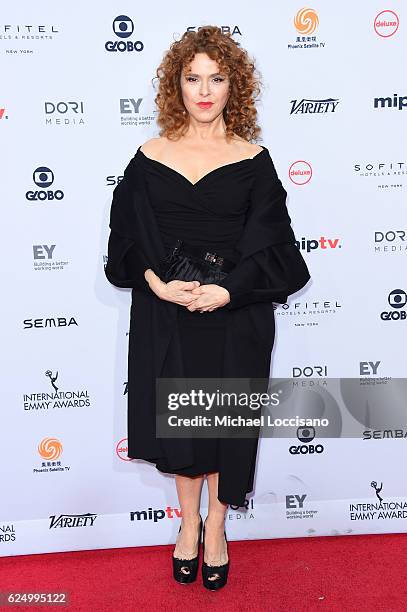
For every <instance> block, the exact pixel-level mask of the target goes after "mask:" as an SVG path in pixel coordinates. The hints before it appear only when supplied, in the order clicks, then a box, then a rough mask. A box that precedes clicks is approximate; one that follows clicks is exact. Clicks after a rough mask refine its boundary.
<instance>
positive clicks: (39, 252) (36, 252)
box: [33, 244, 69, 271]
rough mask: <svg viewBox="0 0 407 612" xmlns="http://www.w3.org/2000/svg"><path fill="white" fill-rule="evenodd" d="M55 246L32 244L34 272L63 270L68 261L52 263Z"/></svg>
mask: <svg viewBox="0 0 407 612" xmlns="http://www.w3.org/2000/svg"><path fill="white" fill-rule="evenodd" d="M55 247H56V244H33V258H34V270H36V271H41V270H47V271H55V270H64V269H65V268H66V266H67V265H68V264H69V261H62V260H58V261H53V258H54V251H55Z"/></svg>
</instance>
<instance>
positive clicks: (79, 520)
mask: <svg viewBox="0 0 407 612" xmlns="http://www.w3.org/2000/svg"><path fill="white" fill-rule="evenodd" d="M96 517H97V514H95V513H93V512H92V513H91V512H88V513H87V514H60V515H59V516H56V515H55V514H51V516H50V517H49V518H50V519H51V522H50V525H49V528H50V529H57V528H59V529H64V528H65V527H67V528H70V527H93V525H94V524H95V520H96Z"/></svg>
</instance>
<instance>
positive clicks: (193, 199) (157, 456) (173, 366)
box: [106, 26, 310, 590]
mask: <svg viewBox="0 0 407 612" xmlns="http://www.w3.org/2000/svg"><path fill="white" fill-rule="evenodd" d="M157 76H158V79H159V90H158V94H157V97H156V103H157V106H158V111H159V114H158V119H157V121H158V124H159V125H160V127H161V131H160V133H159V134H160V136H159V137H158V138H152V139H151V140H148V141H147V142H145V143H144V144H143V145H142V146H140V147H139V148H138V149H137V152H136V154H135V156H134V157H133V159H132V160H131V161H130V163H129V165H128V166H127V168H126V170H125V172H124V178H123V180H122V181H121V182H120V183H119V185H118V186H117V187H116V189H115V191H114V194H113V201H112V208H111V215H110V228H111V232H110V237H109V245H108V263H107V266H106V275H107V278H108V279H109V281H110V282H112V283H113V284H114V285H116V286H118V287H131V288H132V306H131V315H130V337H129V360H128V367H129V374H128V456H129V457H131V458H134V459H144V460H147V461H150V462H152V463H155V465H156V467H157V469H158V470H160V471H161V472H165V473H171V474H175V481H176V487H177V494H178V499H179V504H180V508H181V512H182V521H181V526H180V531H179V533H178V536H177V541H176V545H175V549H174V551H173V557H172V562H173V575H174V578H175V579H176V580H177V581H178V582H181V583H190V582H193V581H194V580H195V578H196V575H197V568H198V558H199V543H200V541H201V530H202V518H201V516H200V496H201V489H202V484H203V480H204V477H205V475H206V476H207V483H208V492H209V505H208V516H207V517H206V520H205V525H204V528H203V545H204V548H203V564H202V577H203V583H204V586H205V587H206V588H208V589H211V590H216V589H219V588H221V587H222V586H224V585H225V584H226V581H227V576H228V569H229V559H228V553H227V541H226V533H225V529H224V527H225V524H224V521H225V513H226V509H227V507H228V504H232V505H236V506H242V505H244V503H245V498H246V494H247V493H248V492H250V491H251V490H252V488H253V481H254V468H255V461H256V455H257V443H258V440H257V438H254V439H250V438H245V439H240V440H239V439H228V438H224V439H223V438H222V439H221V438H219V439H210V438H194V439H192V438H184V439H182V438H179V439H171V438H163V437H162V438H159V437H157V436H156V431H155V380H156V378H157V377H162V378H165V377H201V378H204V377H208V378H209V377H236V378H239V377H256V378H268V377H269V373H270V358H271V351H272V348H273V343H274V309H273V302H280V303H285V302H286V300H287V297H288V295H291V294H292V293H294V292H295V291H298V290H299V289H300V288H302V287H303V286H304V285H305V284H306V283H307V281H308V280H309V278H310V276H309V273H308V269H307V266H306V265H305V262H304V260H303V258H302V256H301V254H300V252H299V250H298V248H297V247H296V245H295V236H294V233H293V230H292V228H291V225H290V221H291V219H290V217H289V215H288V211H287V208H286V204H285V200H286V195H287V194H286V191H285V190H284V188H283V186H282V184H281V182H280V180H279V179H278V176H277V174H276V171H275V168H274V165H273V162H272V159H271V157H270V154H269V151H268V149H267V148H265V147H262V146H259V145H257V144H254V143H251V142H250V141H253V140H255V139H256V138H257V137H258V134H259V132H260V129H259V127H258V126H257V125H256V109H255V106H254V102H255V98H256V96H257V94H258V91H259V81H258V78H257V77H256V71H255V68H254V64H253V62H252V60H250V58H249V57H248V55H247V52H246V51H245V50H243V49H242V48H241V47H240V45H239V44H238V43H236V42H235V41H234V40H233V38H232V37H231V36H230V35H228V34H222V33H221V30H220V29H219V28H217V27H213V26H205V27H202V28H200V29H199V30H198V32H185V34H184V35H183V36H182V37H181V39H180V40H179V41H176V42H174V43H173V44H172V45H171V47H170V49H169V50H168V51H167V53H166V55H165V56H164V58H163V61H162V63H161V65H160V67H159V68H158V70H157ZM177 257H178V259H177ZM174 261H175V267H173V271H174V270H175V271H176V276H175V278H172V279H170V280H168V279H167V281H166V280H163V278H162V277H163V276H164V275H165V274H167V276H168V271H169V270H171V262H174ZM168 262H170V263H168ZM177 266H178V269H177ZM194 266H198V268H199V266H200V268H199V269H200V270H201V271H202V270H203V269H206V270H207V272H208V274H207V276H206V278H209V279H215V280H216V282H198V281H196V280H192V279H193V276H194V270H195V268H194ZM205 266H207V267H206V268H205ZM177 274H178V276H177ZM198 277H199V278H201V276H199V275H198V276H197V278H198ZM168 278H171V275H170V276H168Z"/></svg>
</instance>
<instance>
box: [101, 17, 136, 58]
mask: <svg viewBox="0 0 407 612" xmlns="http://www.w3.org/2000/svg"><path fill="white" fill-rule="evenodd" d="M113 32H114V33H115V34H116V36H117V37H118V38H119V40H114V41H112V40H108V41H107V42H106V43H105V49H106V51H113V52H117V51H121V52H122V53H125V52H126V51H142V50H143V49H144V44H143V43H142V42H141V40H135V41H131V40H126V39H127V38H130V36H131V35H132V34H133V32H134V23H133V22H132V20H131V19H130V17H127V15H119V17H116V19H115V20H114V21H113Z"/></svg>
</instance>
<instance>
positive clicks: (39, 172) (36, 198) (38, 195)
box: [25, 166, 64, 202]
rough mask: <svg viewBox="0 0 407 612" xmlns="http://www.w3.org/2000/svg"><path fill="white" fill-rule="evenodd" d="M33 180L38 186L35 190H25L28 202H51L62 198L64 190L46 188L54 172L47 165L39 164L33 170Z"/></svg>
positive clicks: (49, 184) (50, 183) (50, 182)
mask: <svg viewBox="0 0 407 612" xmlns="http://www.w3.org/2000/svg"><path fill="white" fill-rule="evenodd" d="M33 181H34V183H35V184H36V185H37V187H39V189H36V190H35V191H33V190H29V191H27V192H26V194H25V197H26V200H29V201H30V202H47V201H48V202H52V201H54V200H62V199H63V197H64V192H63V191H61V190H60V189H57V190H55V191H54V190H51V189H47V188H48V187H50V186H51V185H52V183H53V182H54V173H53V172H52V170H51V169H50V168H48V167H47V166H39V167H38V168H36V169H35V170H34V172H33Z"/></svg>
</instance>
